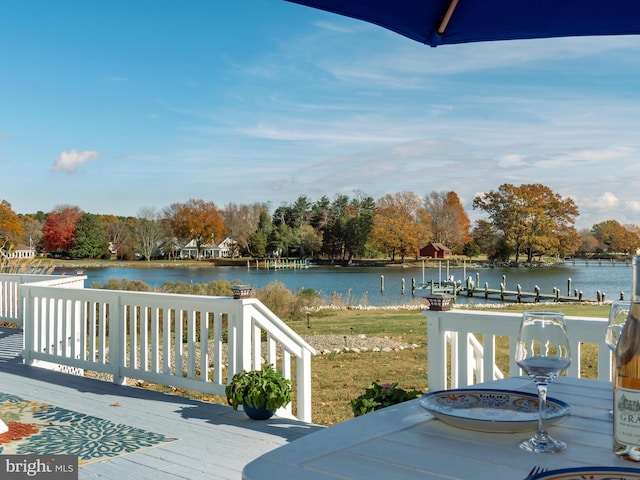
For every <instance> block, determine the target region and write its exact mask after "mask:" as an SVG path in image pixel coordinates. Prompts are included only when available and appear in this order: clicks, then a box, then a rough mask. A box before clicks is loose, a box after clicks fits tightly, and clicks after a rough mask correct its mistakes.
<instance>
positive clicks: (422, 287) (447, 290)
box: [412, 278, 624, 303]
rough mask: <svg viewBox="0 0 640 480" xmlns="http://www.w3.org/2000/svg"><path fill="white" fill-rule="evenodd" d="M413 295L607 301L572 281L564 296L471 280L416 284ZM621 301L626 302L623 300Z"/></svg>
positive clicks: (537, 300) (522, 299)
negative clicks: (594, 295) (491, 285)
mask: <svg viewBox="0 0 640 480" xmlns="http://www.w3.org/2000/svg"><path fill="white" fill-rule="evenodd" d="M412 293H413V295H422V294H425V293H426V295H434V294H448V295H453V296H454V297H457V296H461V295H462V296H466V297H476V298H484V299H485V300H499V301H501V302H515V303H522V302H535V303H538V302H549V301H551V302H558V303H560V302H592V303H603V302H604V301H605V294H604V293H603V292H600V291H598V292H596V297H595V298H588V297H585V296H584V294H583V292H582V291H579V290H577V289H574V290H573V291H572V290H571V281H570V280H569V281H568V287H567V292H566V294H564V295H563V294H562V292H561V290H560V289H559V288H557V287H553V290H552V292H551V293H543V292H542V290H541V289H540V287H538V286H537V285H536V286H535V287H534V291H533V292H528V291H525V290H523V289H522V287H521V286H520V285H517V286H516V289H515V290H508V289H507V288H506V282H503V283H501V284H500V288H489V284H488V283H487V282H485V284H484V286H483V287H478V286H476V285H475V282H473V280H472V279H471V278H467V281H466V283H465V284H463V283H462V282H461V281H459V280H458V281H455V280H453V279H450V280H447V281H444V282H437V281H433V280H432V281H431V282H429V283H421V284H415V283H414V286H413V288H412ZM620 300H624V298H622V294H621V298H620Z"/></svg>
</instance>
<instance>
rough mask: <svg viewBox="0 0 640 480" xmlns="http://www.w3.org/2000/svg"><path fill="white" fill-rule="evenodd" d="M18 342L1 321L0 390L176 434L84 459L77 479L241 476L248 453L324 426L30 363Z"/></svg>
mask: <svg viewBox="0 0 640 480" xmlns="http://www.w3.org/2000/svg"><path fill="white" fill-rule="evenodd" d="M21 348H22V333H21V332H20V331H18V330H13V329H9V328H5V327H0V391H3V392H5V393H11V394H14V395H19V396H21V397H23V398H26V399H30V400H37V401H41V402H46V403H49V404H51V405H56V406H60V407H64V408H68V409H70V410H75V411H78V412H81V413H85V414H88V415H95V416H97V417H100V418H104V419H107V420H110V421H113V422H118V423H124V424H126V425H130V426H133V427H138V428H143V429H146V430H150V431H152V432H156V433H160V434H163V435H166V436H168V437H173V438H178V440H177V441H175V442H172V443H169V444H164V445H161V446H159V447H155V448H150V449H147V450H142V451H140V452H136V453H133V454H129V455H124V456H121V457H117V458H114V459H112V460H106V461H101V462H96V463H92V464H89V465H86V466H83V467H81V468H80V471H79V478H80V479H81V480H88V479H109V480H113V479H118V478H120V479H136V480H142V479H153V480H162V479H198V480H201V479H205V478H206V479H235V480H239V479H240V478H241V471H242V468H243V467H244V466H245V465H246V464H247V463H249V462H250V461H252V460H254V459H255V458H257V457H259V456H260V455H262V454H264V453H266V452H268V451H270V450H273V449H274V448H277V447H279V446H281V445H284V444H286V443H288V442H291V441H293V440H295V439H297V438H299V437H301V436H304V435H307V434H309V433H311V432H314V431H316V430H318V429H320V428H322V427H320V426H317V425H312V424H307V423H303V422H298V421H295V420H289V419H282V418H273V419H271V420H268V421H264V422H263V421H255V420H250V419H248V418H247V417H246V415H245V414H244V413H243V412H236V411H234V410H233V409H232V408H231V407H227V406H224V405H214V404H209V403H206V402H200V401H196V400H190V399H186V398H181V397H176V396H173V395H166V394H162V393H158V392H152V391H149V390H144V389H140V388H134V387H127V386H119V385H114V384H112V383H109V382H103V381H99V380H94V379H90V378H86V377H77V376H72V375H65V374H60V373H55V372H51V371H47V370H43V369H40V368H35V367H28V366H25V365H23V364H22V360H21V358H20V356H19V352H20V350H21ZM115 403H118V404H119V406H117V407H114V406H110V405H113V404H115Z"/></svg>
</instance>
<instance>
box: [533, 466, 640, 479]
mask: <svg viewBox="0 0 640 480" xmlns="http://www.w3.org/2000/svg"><path fill="white" fill-rule="evenodd" d="M586 478H588V479H589V480H639V479H640V470H639V469H637V468H626V467H580V468H561V469H558V470H550V471H548V472H543V473H538V474H537V475H534V476H533V477H527V480H534V479H536V480H585V479H586Z"/></svg>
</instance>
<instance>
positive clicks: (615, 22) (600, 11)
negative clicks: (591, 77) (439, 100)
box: [288, 0, 640, 47]
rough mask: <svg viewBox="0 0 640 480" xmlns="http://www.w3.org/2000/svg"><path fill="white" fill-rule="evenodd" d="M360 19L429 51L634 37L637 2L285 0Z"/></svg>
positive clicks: (639, 28)
mask: <svg viewBox="0 0 640 480" xmlns="http://www.w3.org/2000/svg"><path fill="white" fill-rule="evenodd" d="M288 1H290V2H293V3H299V4H301V5H307V6H310V7H314V8H318V9H321V10H326V11H329V12H333V13H338V14H340V15H345V16H348V17H353V18H357V19H359V20H365V21H367V22H370V23H374V24H376V25H380V26H382V27H385V28H387V29H389V30H392V31H394V32H397V33H399V34H401V35H404V36H406V37H409V38H411V39H413V40H416V41H418V42H421V43H426V44H428V45H431V46H432V47H435V46H438V45H444V44H454V43H467V42H482V41H490V40H513V39H526V38H547V37H571V36H586V35H630V34H640V0H288Z"/></svg>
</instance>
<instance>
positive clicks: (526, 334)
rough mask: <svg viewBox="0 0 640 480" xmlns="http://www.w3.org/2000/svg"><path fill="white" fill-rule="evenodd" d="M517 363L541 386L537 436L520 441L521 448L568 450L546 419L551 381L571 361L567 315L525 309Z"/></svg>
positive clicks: (539, 389)
mask: <svg viewBox="0 0 640 480" xmlns="http://www.w3.org/2000/svg"><path fill="white" fill-rule="evenodd" d="M516 362H517V363H518V365H519V366H520V368H521V369H522V370H524V371H525V372H526V373H527V374H528V375H529V377H531V378H532V379H533V381H534V382H535V383H536V385H537V387H538V428H537V431H536V433H535V435H534V436H533V437H531V438H529V439H527V440H523V441H522V442H521V443H520V448H522V449H524V450H528V451H531V452H537V453H543V452H559V451H562V450H564V449H565V448H567V445H566V444H565V443H564V442H562V441H560V440H555V439H553V438H551V436H550V435H549V433H548V432H547V430H546V429H545V428H544V422H543V418H544V412H545V410H546V405H547V388H548V386H549V382H551V381H552V380H553V379H555V378H556V377H557V376H558V375H560V374H561V373H562V372H564V371H565V370H566V369H567V368H568V367H569V364H570V363H571V353H570V351H569V337H568V336H567V327H566V325H565V323H564V314H562V313H560V312H524V313H523V315H522V323H521V324H520V333H519V334H518V343H517V345H516Z"/></svg>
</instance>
